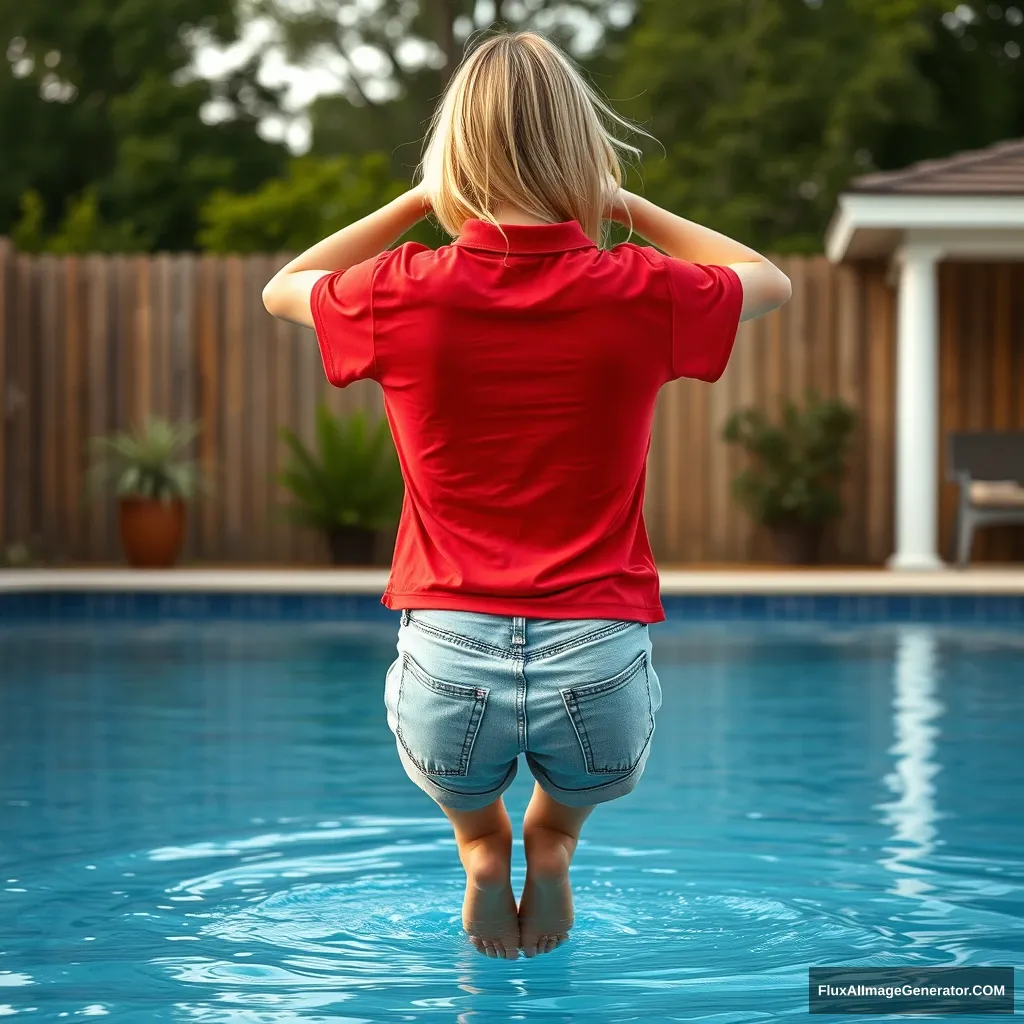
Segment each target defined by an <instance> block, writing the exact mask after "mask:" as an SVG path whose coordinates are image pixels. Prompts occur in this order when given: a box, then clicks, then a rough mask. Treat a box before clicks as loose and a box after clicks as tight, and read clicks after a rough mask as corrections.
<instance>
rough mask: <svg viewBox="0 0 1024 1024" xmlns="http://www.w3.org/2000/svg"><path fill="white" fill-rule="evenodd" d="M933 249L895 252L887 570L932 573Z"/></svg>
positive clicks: (935, 454)
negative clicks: (892, 522) (892, 486)
mask: <svg viewBox="0 0 1024 1024" xmlns="http://www.w3.org/2000/svg"><path fill="white" fill-rule="evenodd" d="M941 255H942V253H941V250H939V249H937V248H936V247H935V246H934V245H919V244H913V243H911V244H908V245H905V246H903V248H902V249H900V251H899V252H898V253H897V257H896V258H897V261H898V265H899V314H898V318H897V328H896V330H897V338H896V349H897V353H896V551H895V553H894V554H893V555H892V557H891V558H890V559H889V567H890V568H892V569H939V568H942V561H941V560H940V559H939V556H938V518H939V508H938V505H939V487H938V484H939V481H938V467H939V449H938V445H939V411H938V410H939V332H938V320H939V317H938V285H937V281H936V270H935V266H936V263H937V262H938V260H939V258H940V256H941Z"/></svg>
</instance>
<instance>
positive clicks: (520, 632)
mask: <svg viewBox="0 0 1024 1024" xmlns="http://www.w3.org/2000/svg"><path fill="white" fill-rule="evenodd" d="M512 643H513V644H515V645H516V646H517V647H522V646H523V645H524V644H525V643H526V619H525V617H524V616H522V615H513V616H512Z"/></svg>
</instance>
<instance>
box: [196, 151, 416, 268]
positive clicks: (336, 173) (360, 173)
mask: <svg viewBox="0 0 1024 1024" xmlns="http://www.w3.org/2000/svg"><path fill="white" fill-rule="evenodd" d="M407 187H408V184H407V183H406V182H403V181H398V180H396V179H395V178H394V177H393V176H392V174H391V168H390V165H389V163H388V159H387V157H386V156H384V155H383V154H381V153H370V154H367V155H365V156H362V157H353V156H349V155H347V154H346V155H342V156H338V157H334V158H332V159H321V158H319V157H312V156H306V157H299V158H297V159H295V160H293V161H292V163H291V166H290V167H289V169H288V174H287V175H286V176H285V177H283V178H280V179H272V180H270V181H267V182H265V183H264V184H263V185H262V186H261V187H260V188H259V189H257V190H256V191H254V192H252V193H250V194H247V195H237V194H233V193H229V192H226V191H221V192H217V193H215V194H214V195H213V196H212V197H211V198H210V200H209V201H208V202H207V203H206V205H205V206H204V208H203V211H202V220H203V224H204V227H203V229H202V231H201V232H200V236H199V237H200V241H201V243H202V245H203V247H204V248H206V249H207V250H208V251H210V252H283V251H290V252H297V251H300V250H302V249H305V248H307V247H308V246H310V245H312V244H313V243H314V242H316V241H319V240H320V239H321V238H323V237H325V236H326V235H329V234H330V233H331V232H332V231H337V230H338V229H339V228H342V227H344V226H345V225H346V224H349V223H351V222H352V221H354V220H358V219H359V218H360V217H364V216H365V215H366V214H368V213H372V212H373V211H374V210H376V209H377V208H378V207H380V206H383V205H384V203H386V202H389V201H390V200H391V199H393V198H394V197H395V196H397V195H400V194H401V193H402V192H403V191H404V190H405V189H406V188H407ZM415 237H420V238H421V239H422V240H424V241H427V242H428V243H429V242H430V241H435V242H436V237H435V235H434V233H433V229H430V228H425V227H424V226H421V227H420V229H419V231H418V232H417V234H416V236H415Z"/></svg>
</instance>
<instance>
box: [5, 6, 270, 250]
mask: <svg viewBox="0 0 1024 1024" xmlns="http://www.w3.org/2000/svg"><path fill="white" fill-rule="evenodd" d="M234 8H235V5H234V2H233V0H74V2H73V3H68V2H67V0H31V2H29V3H0V38H2V39H3V40H4V48H5V50H6V53H7V59H8V61H9V64H8V67H7V69H6V72H7V73H2V74H0V153H3V159H2V160H0V234H6V233H8V232H10V230H11V228H12V226H13V225H15V224H18V226H19V230H20V231H21V232H22V233H24V230H25V228H26V224H25V211H24V197H25V195H26V193H28V192H29V190H34V191H35V193H37V195H38V197H39V200H40V203H39V204H38V205H39V206H40V207H41V211H42V216H41V219H40V220H39V223H38V224H34V225H29V226H31V227H32V228H33V231H34V235H33V236H32V238H31V239H30V241H31V244H32V245H33V247H34V248H36V249H41V248H47V249H50V248H53V249H57V250H59V251H69V249H71V248H77V247H79V246H82V245H85V244H86V242H87V240H89V241H90V243H91V242H92V239H95V243H94V244H95V247H97V248H106V249H110V248H115V247H116V248H131V249H138V248H144V249H175V250H180V249H189V248H192V247H193V246H194V243H195V233H196V230H197V227H198V213H199V208H200V206H201V205H202V203H203V202H204V201H205V200H206V198H207V196H208V195H209V194H210V193H211V192H212V191H214V190H215V189H216V188H229V189H237V190H248V189H252V188H255V187H256V186H257V185H258V184H259V183H260V182H261V181H263V180H264V179H265V178H267V177H270V176H273V175H275V174H277V173H279V172H280V170H281V168H282V167H283V166H284V164H285V162H286V159H287V155H288V154H287V151H286V149H285V148H284V147H283V146H281V145H277V144H274V143H270V142H267V141H265V140H264V139H262V138H261V137H260V136H259V135H258V134H257V131H256V126H257V123H258V120H259V118H260V117H261V116H263V115H264V114H266V113H272V112H273V111H274V110H276V109H277V98H276V95H274V94H272V93H270V92H269V91H268V90H266V89H264V88H262V87H261V86H260V85H259V84H258V83H257V82H256V81H255V72H256V68H255V66H249V67H245V68H242V69H241V70H240V71H238V72H237V73H233V74H231V75H228V76H225V78H224V79H223V80H222V81H219V82H216V83H213V84H211V83H208V82H205V81H198V80H196V79H195V78H194V77H193V76H192V75H191V74H190V71H189V67H190V65H191V62H192V50H193V47H194V45H196V42H197V40H198V39H199V38H200V37H203V38H207V39H211V40H214V41H220V42H230V41H231V40H232V39H233V38H234V37H235V35H236V33H237V31H238V22H237V20H236V16H235V9H234ZM211 100H217V101H218V103H219V106H220V108H221V114H220V116H221V117H222V120H220V121H218V123H207V122H204V121H203V119H202V118H201V116H200V114H201V111H202V110H203V109H204V106H205V105H206V104H207V103H208V102H210V101H211Z"/></svg>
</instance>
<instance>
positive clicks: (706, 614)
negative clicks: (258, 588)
mask: <svg viewBox="0 0 1024 1024" xmlns="http://www.w3.org/2000/svg"><path fill="white" fill-rule="evenodd" d="M662 600H663V603H664V605H665V613H666V615H667V617H668V620H669V621H697V622H699V621H730V622H735V621H752V622H765V621H769V622H832V623H858V622H859V623H868V622H929V623H945V622H948V623H961V624H968V623H978V624H1015V623H1024V594H984V595H979V594H969V593H967V594H928V593H923V594H860V593H858V594H819V593H812V592H806V593H802V594H800V593H792V594H770V593H736V594H663V595H662ZM108 620H124V621H142V622H160V621H204V622H205V621H287V622H337V621H378V622H397V621H398V613H397V612H392V611H390V610H389V609H387V608H385V607H384V606H383V605H382V604H381V603H380V596H379V593H377V594H372V593H363V594H345V593H301V592H287V593H270V592H264V593H239V592H232V591H158V590H51V591H47V590H31V591H13V590H11V591H0V625H3V624H5V623H15V622H17V623H25V622H32V621H35V622H73V621H108Z"/></svg>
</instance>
